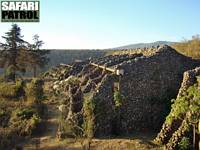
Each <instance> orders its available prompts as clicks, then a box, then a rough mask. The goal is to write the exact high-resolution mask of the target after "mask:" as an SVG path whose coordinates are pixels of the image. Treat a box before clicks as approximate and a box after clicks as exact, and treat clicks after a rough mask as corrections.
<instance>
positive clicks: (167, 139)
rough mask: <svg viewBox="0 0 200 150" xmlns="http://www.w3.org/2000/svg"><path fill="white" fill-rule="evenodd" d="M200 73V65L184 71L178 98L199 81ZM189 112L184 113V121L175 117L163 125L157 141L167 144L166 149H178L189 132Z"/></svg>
mask: <svg viewBox="0 0 200 150" xmlns="http://www.w3.org/2000/svg"><path fill="white" fill-rule="evenodd" d="M199 75H200V67H197V68H195V69H193V70H189V71H186V72H184V76H183V82H182V84H181V88H180V89H179V92H178V95H177V99H178V98H181V97H182V96H184V94H185V92H186V91H187V89H188V88H189V87H190V86H192V85H194V84H195V83H197V78H196V77H197V76H199ZM170 113H173V112H170ZM188 114H189V113H185V114H184V116H183V117H184V120H183V121H182V120H180V119H174V120H173V122H172V123H171V124H168V123H167V122H165V123H164V124H163V125H162V129H161V130H160V132H159V134H158V135H157V137H156V139H155V141H156V142H157V143H160V144H165V145H166V149H168V150H172V149H177V143H178V142H179V141H180V140H181V138H182V137H183V136H184V135H185V134H186V133H187V132H188V131H187V125H188V124H187V121H188ZM169 115H170V114H169Z"/></svg>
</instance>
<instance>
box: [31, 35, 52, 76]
mask: <svg viewBox="0 0 200 150" xmlns="http://www.w3.org/2000/svg"><path fill="white" fill-rule="evenodd" d="M33 42H34V43H33V44H30V45H29V52H30V54H29V60H28V62H29V66H30V68H32V69H33V75H34V77H36V76H37V69H38V68H43V67H44V66H45V65H46V64H47V63H48V61H49V59H48V58H47V57H46V54H48V53H49V51H47V50H40V48H41V47H42V45H43V44H44V42H43V41H42V40H39V36H38V35H37V34H36V35H34V36H33Z"/></svg>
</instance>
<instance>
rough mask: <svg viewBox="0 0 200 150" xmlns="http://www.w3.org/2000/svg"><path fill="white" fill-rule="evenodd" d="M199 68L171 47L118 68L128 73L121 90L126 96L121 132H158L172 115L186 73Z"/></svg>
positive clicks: (194, 62)
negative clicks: (173, 99) (170, 111)
mask: <svg viewBox="0 0 200 150" xmlns="http://www.w3.org/2000/svg"><path fill="white" fill-rule="evenodd" d="M198 64H199V63H198V62H197V61H194V60H192V59H191V58H188V57H185V56H183V55H181V54H179V53H177V52H176V51H175V50H174V49H172V48H171V47H169V46H163V47H160V48H159V49H158V50H157V51H155V52H154V53H153V54H151V55H150V56H142V57H137V58H135V59H134V60H131V61H128V62H124V63H122V64H120V65H119V66H118V68H119V69H124V72H125V74H124V76H122V77H121V79H120V90H121V94H122V95H124V96H126V100H125V101H124V104H123V106H122V108H121V128H122V129H121V130H122V131H124V132H128V133H132V132H134V131H136V130H148V129H159V128H160V127H161V125H162V123H163V121H164V118H165V116H166V115H167V113H169V108H170V101H171V99H172V98H175V96H176V95H177V93H178V90H179V88H180V86H181V81H182V78H183V73H184V71H186V70H189V69H192V68H194V67H195V66H197V65H198Z"/></svg>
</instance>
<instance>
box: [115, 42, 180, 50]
mask: <svg viewBox="0 0 200 150" xmlns="http://www.w3.org/2000/svg"><path fill="white" fill-rule="evenodd" d="M175 43H176V42H170V41H157V42H153V43H137V44H130V45H125V46H120V47H116V48H113V49H135V48H144V47H147V48H148V47H152V46H158V45H172V44H175Z"/></svg>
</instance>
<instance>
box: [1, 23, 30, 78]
mask: <svg viewBox="0 0 200 150" xmlns="http://www.w3.org/2000/svg"><path fill="white" fill-rule="evenodd" d="M2 38H3V39H4V40H5V43H0V47H1V49H2V50H1V55H0V63H1V64H0V66H1V67H4V69H5V70H6V72H7V73H6V77H7V78H8V79H9V80H12V81H15V78H16V71H20V72H24V71H25V68H24V67H22V66H21V65H20V64H19V63H18V61H17V56H18V53H19V51H20V49H22V48H25V47H26V46H25V45H26V44H27V42H25V41H24V40H23V36H22V35H21V29H20V27H18V25H17V24H13V25H12V28H11V29H10V30H9V31H8V32H6V33H5V36H2Z"/></svg>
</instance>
